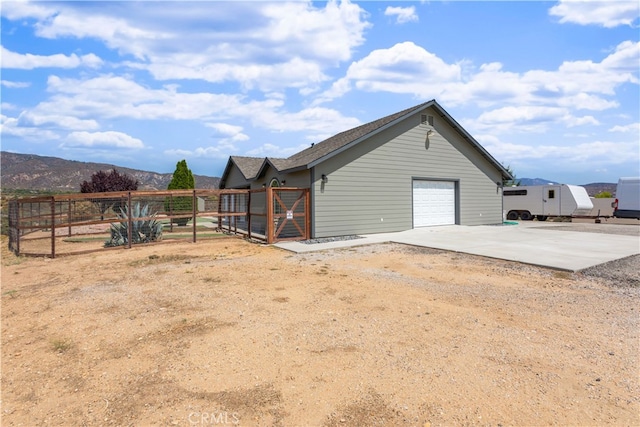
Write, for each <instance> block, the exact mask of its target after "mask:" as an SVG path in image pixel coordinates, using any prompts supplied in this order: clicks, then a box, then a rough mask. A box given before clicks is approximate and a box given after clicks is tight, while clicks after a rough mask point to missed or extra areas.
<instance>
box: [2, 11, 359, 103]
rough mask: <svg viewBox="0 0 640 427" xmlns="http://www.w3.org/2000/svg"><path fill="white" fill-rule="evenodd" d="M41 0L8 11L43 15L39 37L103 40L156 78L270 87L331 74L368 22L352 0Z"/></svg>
mask: <svg viewBox="0 0 640 427" xmlns="http://www.w3.org/2000/svg"><path fill="white" fill-rule="evenodd" d="M40 5H41V7H38V8H36V7H33V8H26V7H23V8H21V7H10V8H9V9H10V10H8V11H6V13H5V15H6V16H7V17H10V19H24V18H27V17H29V18H35V19H38V22H37V24H36V29H37V32H36V34H37V35H38V36H40V37H45V38H51V39H57V38H69V37H73V38H87V39H98V40H102V41H103V42H104V43H105V44H106V45H107V46H108V47H109V48H111V49H113V50H115V51H117V52H119V53H120V55H122V56H126V55H131V56H132V57H133V58H135V61H128V62H127V64H128V65H129V66H131V67H134V68H138V69H145V70H148V71H149V72H150V73H152V75H153V76H154V77H155V78H156V79H162V80H168V79H199V80H205V81H211V82H223V81H237V82H238V83H239V84H240V85H241V86H242V87H243V88H245V89H251V88H256V87H257V88H260V89H261V90H264V91H271V90H273V89H279V90H284V89H286V88H290V87H295V88H299V89H301V90H308V88H307V87H306V86H307V85H311V86H312V87H313V86H316V85H317V84H318V83H319V82H323V81H326V80H327V77H326V75H325V72H324V70H325V69H326V68H328V67H331V68H333V67H335V66H336V65H337V64H339V63H340V62H343V61H348V60H349V59H351V57H352V55H353V52H354V50H355V48H357V47H358V46H360V45H362V44H363V43H364V31H365V30H366V29H367V28H368V27H370V24H369V23H368V22H367V21H366V16H367V15H366V12H365V11H364V9H362V8H361V7H360V6H359V5H357V4H354V3H351V2H350V1H348V0H344V1H335V0H332V1H329V2H327V3H323V4H321V6H315V5H314V4H312V2H289V3H280V2H273V3H271V2H270V3H267V2H229V3H225V2H190V3H189V7H185V6H184V3H180V2H162V3H154V2H138V3H127V2H124V3H112V4H110V6H111V7H108V8H107V7H104V6H103V4H100V3H96V4H89V3H87V4H83V7H75V5H74V3H73V2H71V3H53V2H51V3H42V4H40ZM160 5H161V7H159V6H160ZM185 40H188V41H189V42H188V43H185ZM62 59H64V58H60V59H58V60H59V61H62ZM67 61H68V60H67Z"/></svg>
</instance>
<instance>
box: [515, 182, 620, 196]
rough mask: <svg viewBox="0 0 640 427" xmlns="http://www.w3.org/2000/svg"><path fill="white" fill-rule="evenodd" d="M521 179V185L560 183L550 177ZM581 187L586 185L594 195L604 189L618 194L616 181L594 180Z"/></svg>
mask: <svg viewBox="0 0 640 427" xmlns="http://www.w3.org/2000/svg"><path fill="white" fill-rule="evenodd" d="M518 181H520V185H549V184H550V185H553V184H559V183H558V182H555V181H552V180H550V179H544V178H518ZM578 185H580V186H581V187H584V188H585V189H586V190H587V193H588V194H589V196H591V197H594V196H595V195H596V194H598V193H601V192H603V191H608V192H609V193H611V194H613V195H615V194H616V185H617V183H615V182H594V183H591V184H578Z"/></svg>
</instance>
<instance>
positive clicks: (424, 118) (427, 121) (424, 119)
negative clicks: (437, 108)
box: [420, 114, 433, 126]
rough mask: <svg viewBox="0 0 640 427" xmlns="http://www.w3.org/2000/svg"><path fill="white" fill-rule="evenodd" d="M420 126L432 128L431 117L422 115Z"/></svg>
mask: <svg viewBox="0 0 640 427" xmlns="http://www.w3.org/2000/svg"><path fill="white" fill-rule="evenodd" d="M420 124H423V125H429V126H433V116H427V115H426V114H423V115H422V117H421V120H420Z"/></svg>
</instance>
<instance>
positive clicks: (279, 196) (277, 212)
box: [266, 187, 311, 243]
mask: <svg viewBox="0 0 640 427" xmlns="http://www.w3.org/2000/svg"><path fill="white" fill-rule="evenodd" d="M266 190H267V197H266V199H267V212H268V213H269V215H268V217H267V230H266V235H267V243H274V242H281V241H285V240H307V239H309V238H310V236H311V214H310V200H309V189H308V188H286V187H267V188H266Z"/></svg>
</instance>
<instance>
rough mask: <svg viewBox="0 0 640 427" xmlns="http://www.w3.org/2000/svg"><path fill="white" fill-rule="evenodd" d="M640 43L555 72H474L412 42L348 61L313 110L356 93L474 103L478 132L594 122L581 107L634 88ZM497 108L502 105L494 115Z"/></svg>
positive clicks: (608, 103) (606, 103)
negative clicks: (478, 113)
mask: <svg viewBox="0 0 640 427" xmlns="http://www.w3.org/2000/svg"><path fill="white" fill-rule="evenodd" d="M638 62H640V43H638V42H631V41H625V42H622V43H620V44H619V45H618V46H616V47H615V48H614V49H612V51H611V52H610V53H609V54H608V55H607V56H606V57H604V58H603V59H602V61H601V62H596V61H592V60H581V61H565V62H563V63H562V64H561V65H560V66H559V67H558V68H557V69H556V70H530V71H527V72H524V73H517V72H512V71H509V70H505V69H504V66H503V65H502V64H501V63H498V62H494V63H486V64H482V65H480V66H479V67H478V68H473V67H472V66H471V65H470V64H469V63H468V62H466V61H464V60H463V61H461V62H459V63H454V64H448V63H446V62H445V61H444V60H442V59H441V58H439V57H438V56H436V55H435V54H433V53H430V52H428V51H427V50H425V49H424V48H422V47H420V46H417V45H415V44H414V43H412V42H405V43H399V44H396V45H394V46H392V47H391V48H388V49H380V50H375V51H372V52H371V53H370V54H369V55H367V56H366V57H365V58H363V59H361V60H360V61H357V62H354V63H352V64H351V66H350V67H349V69H348V70H347V72H346V75H345V76H344V77H343V78H341V79H338V80H337V81H336V82H334V84H333V85H332V86H331V87H330V88H329V89H328V90H327V91H325V92H324V93H322V94H320V95H318V97H317V98H316V100H315V102H314V104H313V105H319V104H321V103H323V102H328V101H331V100H333V99H335V98H338V97H341V96H343V95H345V94H346V93H348V92H350V91H353V90H361V91H365V92H388V93H397V94H410V95H414V96H415V97H416V98H417V99H421V100H427V99H432V98H436V99H438V101H440V102H441V103H442V104H444V105H447V106H458V105H465V106H472V105H475V106H479V107H480V108H482V109H484V110H485V112H484V113H483V114H482V115H481V116H480V117H478V119H477V122H476V126H477V128H478V129H483V130H484V129H487V126H493V130H494V131H496V132H510V131H520V132H543V131H545V130H546V129H548V127H549V126H550V125H552V124H561V125H563V126H565V127H578V126H592V125H598V124H599V122H598V120H597V119H596V118H595V117H593V116H592V115H584V114H580V113H578V111H579V110H588V111H604V110H607V109H613V108H618V107H619V106H620V104H619V102H618V101H617V100H616V99H612V98H613V97H614V96H615V95H616V91H617V90H618V89H619V88H620V86H621V85H624V84H634V85H637V84H638V83H639V81H638V78H637V64H638ZM497 105H499V106H500V108H498V109H494V110H491V108H492V107H494V106H497Z"/></svg>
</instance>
